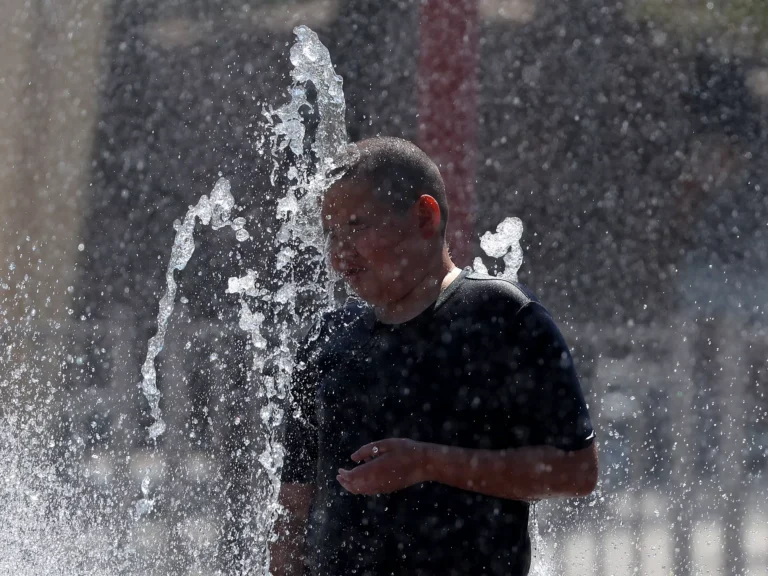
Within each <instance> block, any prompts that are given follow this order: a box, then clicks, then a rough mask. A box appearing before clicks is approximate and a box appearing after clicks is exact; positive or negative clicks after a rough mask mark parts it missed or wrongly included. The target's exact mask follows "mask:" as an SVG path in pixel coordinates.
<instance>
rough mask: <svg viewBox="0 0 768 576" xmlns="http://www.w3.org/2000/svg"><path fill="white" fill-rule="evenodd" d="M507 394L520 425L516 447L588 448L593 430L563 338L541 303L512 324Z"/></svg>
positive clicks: (515, 425) (525, 310)
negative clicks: (512, 343)
mask: <svg viewBox="0 0 768 576" xmlns="http://www.w3.org/2000/svg"><path fill="white" fill-rule="evenodd" d="M509 328H510V330H511V333H510V334H508V338H509V341H512V342H514V345H513V347H512V350H511V351H509V356H508V357H507V362H506V363H507V376H506V378H505V379H504V380H505V381H506V385H507V386H506V388H507V389H506V390H505V393H506V395H507V396H508V399H507V401H508V402H509V403H510V404H513V405H514V410H513V412H514V413H515V414H516V415H517V417H516V418H515V420H517V422H510V424H511V425H512V431H513V433H514V434H515V442H514V443H515V444H516V445H527V446H554V447H556V448H559V449H561V450H567V451H573V450H580V449H582V448H586V447H588V446H590V445H591V444H592V442H593V440H594V435H595V434H594V430H593V428H592V421H591V420H590V417H589V412H588V410H587V405H586V402H585V401H584V394H583V392H582V390H581V384H580V383H579V378H578V375H577V374H576V369H575V367H574V364H573V358H572V357H571V353H570V350H569V349H568V346H567V344H566V343H565V339H564V338H563V335H562V334H561V333H560V330H559V329H558V327H557V325H556V324H555V322H554V320H553V319H552V317H551V316H550V315H549V313H548V312H547V310H546V309H545V308H544V307H543V306H541V305H540V304H538V303H537V302H529V303H528V304H526V305H525V306H524V307H523V308H522V309H520V310H519V311H518V312H517V314H516V316H515V318H514V321H513V322H511V323H510V327H509Z"/></svg>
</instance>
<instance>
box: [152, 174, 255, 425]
mask: <svg viewBox="0 0 768 576" xmlns="http://www.w3.org/2000/svg"><path fill="white" fill-rule="evenodd" d="M234 207H235V199H234V197H233V196H232V193H231V192H230V187H229V181H227V180H225V179H224V178H220V179H219V181H218V182H216V185H215V186H214V187H213V191H212V192H211V196H210V198H209V197H208V196H203V197H202V198H200V201H199V202H198V203H197V204H196V205H195V206H191V207H190V208H189V211H188V212H187V215H186V216H185V217H184V220H183V221H181V222H180V221H178V220H177V221H176V222H174V224H173V227H174V229H175V230H176V238H175V239H174V241H173V248H172V249H171V260H170V262H169V264H168V269H167V270H166V273H165V282H166V289H165V293H164V294H163V297H162V299H161V300H160V305H159V310H158V313H157V332H156V334H155V335H154V336H153V337H152V338H150V340H149V345H148V347H147V356H146V358H145V360H144V364H143V365H142V367H141V375H142V377H143V379H142V381H141V383H140V384H139V387H140V388H141V391H142V392H143V393H144V396H145V397H146V399H147V402H148V403H149V413H150V416H152V419H153V422H152V424H151V425H150V427H149V438H150V439H151V440H156V439H157V438H158V436H160V435H161V434H162V433H163V432H165V422H163V418H162V412H161V410H160V390H158V388H157V369H156V368H155V360H156V359H157V356H158V354H160V352H161V351H162V349H163V345H164V344H165V335H166V332H167V331H168V321H169V320H170V318H171V315H172V314H173V309H174V306H175V302H176V290H177V284H176V278H175V277H174V272H175V271H176V270H184V268H185V267H186V266H187V263H188V262H189V259H190V258H192V254H193V253H194V251H195V223H196V222H197V221H198V220H199V221H200V222H201V223H203V224H204V225H206V226H208V225H209V224H210V226H211V228H213V229H214V230H219V229H220V228H223V227H225V226H229V227H231V228H232V229H233V230H235V236H236V238H237V240H238V241H240V242H244V241H245V240H248V238H249V237H250V235H249V234H248V232H247V231H246V230H245V229H244V228H243V226H244V223H245V220H244V219H243V218H236V219H235V220H234V221H232V220H230V213H231V212H232V209H233V208H234Z"/></svg>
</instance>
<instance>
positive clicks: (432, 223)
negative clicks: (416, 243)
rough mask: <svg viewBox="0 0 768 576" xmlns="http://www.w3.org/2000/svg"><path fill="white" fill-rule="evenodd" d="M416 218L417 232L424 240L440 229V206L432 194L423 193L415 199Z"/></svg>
mask: <svg viewBox="0 0 768 576" xmlns="http://www.w3.org/2000/svg"><path fill="white" fill-rule="evenodd" d="M415 209H416V218H417V222H418V225H419V233H420V234H421V237H422V238H424V239H425V240H427V239H429V238H432V236H434V235H435V234H437V232H438V230H439V229H440V216H441V214H440V206H439V205H438V203H437V200H435V199H434V198H433V197H432V196H430V195H429V194H423V195H422V196H421V197H420V198H419V199H418V200H417V201H416V206H415Z"/></svg>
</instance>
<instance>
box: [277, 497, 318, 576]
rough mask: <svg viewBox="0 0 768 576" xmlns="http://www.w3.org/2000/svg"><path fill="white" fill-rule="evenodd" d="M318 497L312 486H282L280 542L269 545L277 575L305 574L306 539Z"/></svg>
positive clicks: (279, 522)
mask: <svg viewBox="0 0 768 576" xmlns="http://www.w3.org/2000/svg"><path fill="white" fill-rule="evenodd" d="M314 494H315V487H314V485H312V484H297V483H285V484H283V485H282V486H281V487H280V497H279V503H280V506H281V507H282V509H283V513H282V514H281V515H280V517H279V518H278V520H277V523H276V524H275V533H276V535H277V540H276V541H275V542H273V543H271V544H270V546H269V554H270V559H271V562H270V573H271V574H272V575H273V576H302V575H303V574H304V568H305V562H304V553H305V539H304V537H305V535H306V532H307V520H308V518H309V509H310V506H311V504H312V498H313V497H314Z"/></svg>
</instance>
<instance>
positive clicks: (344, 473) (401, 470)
mask: <svg viewBox="0 0 768 576" xmlns="http://www.w3.org/2000/svg"><path fill="white" fill-rule="evenodd" d="M429 452H430V445H429V444H425V443H423V442H415V441H414V440H408V439H406V438H390V439H387V440H381V441H379V442H372V443H371V444H366V445H365V446H363V447H362V448H360V449H359V450H358V451H357V452H355V453H354V454H352V460H354V461H355V462H362V463H363V464H361V465H360V466H357V467H356V468H353V469H352V470H344V469H342V468H340V469H339V475H338V476H336V480H338V481H339V484H341V485H342V486H343V487H344V488H345V489H346V490H348V491H349V492H351V493H353V494H366V495H369V496H373V495H375V494H388V493H390V492H395V491H397V490H402V489H403V488H408V487H409V486H413V485H414V484H420V483H421V482H426V481H428V480H429V468H430V466H429Z"/></svg>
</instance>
